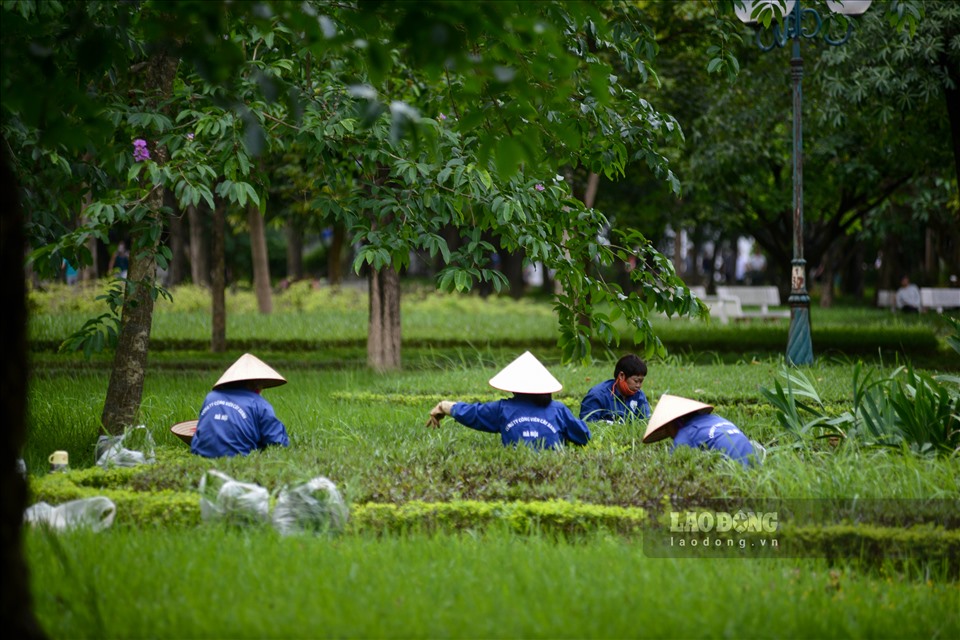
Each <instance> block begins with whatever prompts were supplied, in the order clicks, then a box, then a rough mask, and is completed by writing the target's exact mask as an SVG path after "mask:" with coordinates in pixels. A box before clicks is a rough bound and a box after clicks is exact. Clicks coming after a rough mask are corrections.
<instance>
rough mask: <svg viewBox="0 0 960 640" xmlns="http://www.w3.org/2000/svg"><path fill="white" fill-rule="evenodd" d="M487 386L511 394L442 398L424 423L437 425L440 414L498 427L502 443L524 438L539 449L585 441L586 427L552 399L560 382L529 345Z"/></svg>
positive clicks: (492, 428) (489, 428) (479, 426)
mask: <svg viewBox="0 0 960 640" xmlns="http://www.w3.org/2000/svg"><path fill="white" fill-rule="evenodd" d="M490 386H492V387H493V388H494V389H499V390H501V391H508V392H510V393H512V394H513V397H511V398H505V399H502V400H495V401H493V402H474V403H470V402H455V401H451V400H442V401H440V402H439V403H437V406H435V407H434V408H433V409H432V410H431V411H430V419H429V420H428V421H427V426H428V427H439V426H440V421H441V420H442V419H443V417H444V416H452V417H453V419H454V420H456V421H457V422H459V423H460V424H462V425H464V426H466V427H470V428H471V429H476V430H477V431H485V432H488V433H499V434H500V440H501V441H502V442H503V444H504V446H506V445H517V444H520V443H523V444H524V445H528V446H531V447H534V448H538V449H556V448H560V447H563V446H564V445H566V444H567V443H571V444H576V445H585V444H587V443H588V442H589V441H590V429H589V428H588V427H587V425H586V423H584V422H583V421H582V420H580V419H579V418H577V417H576V416H575V415H573V412H572V411H570V409H569V408H568V407H567V406H566V405H565V404H563V403H562V402H558V401H556V400H554V399H553V395H552V394H554V393H556V392H558V391H560V390H561V389H562V388H563V385H561V384H560V382H558V381H557V379H556V378H554V377H553V375H551V374H550V372H549V371H547V369H546V367H544V366H543V364H541V362H540V361H539V360H537V358H536V357H535V356H534V355H533V354H532V353H530V352H529V351H527V352H525V353H524V354H523V355H521V356H520V357H518V358H517V359H516V360H514V361H513V362H511V363H510V364H509V365H507V366H506V367H504V368H503V370H502V371H500V373H498V374H497V375H495V376H494V377H493V378H491V379H490Z"/></svg>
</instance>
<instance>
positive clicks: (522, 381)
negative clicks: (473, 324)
mask: <svg viewBox="0 0 960 640" xmlns="http://www.w3.org/2000/svg"><path fill="white" fill-rule="evenodd" d="M490 386H491V387H493V388H494V389H500V390H501V391H511V392H513V393H556V392H557V391H560V389H563V385H562V384H560V382H559V381H557V379H556V378H554V377H553V376H552V375H551V374H550V372H549V371H547V368H546V367H544V366H543V365H542V364H540V361H539V360H537V359H536V357H534V355H533V354H532V353H530V352H529V351H526V352H524V354H523V355H522V356H520V357H519V358H517V359H516V360H514V361H513V362H511V363H510V364H508V365H507V366H505V367H504V368H503V370H502V371H500V373H498V374H497V375H495V376H493V377H492V378H490Z"/></svg>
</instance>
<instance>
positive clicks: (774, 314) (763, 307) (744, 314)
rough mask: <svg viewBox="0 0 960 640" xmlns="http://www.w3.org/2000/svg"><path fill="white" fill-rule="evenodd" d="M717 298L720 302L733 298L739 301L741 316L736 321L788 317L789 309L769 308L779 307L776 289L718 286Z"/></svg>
mask: <svg viewBox="0 0 960 640" xmlns="http://www.w3.org/2000/svg"><path fill="white" fill-rule="evenodd" d="M717 297H718V298H720V299H721V300H727V299H730V298H735V299H736V300H738V301H739V303H740V307H741V315H740V316H738V317H737V319H743V320H749V319H753V318H757V319H763V320H773V319H777V318H789V317H790V310H789V309H771V308H770V307H779V306H780V291H779V290H778V289H777V288H776V287H769V286H766V287H748V286H720V287H717ZM743 307H759V310H758V311H756V310H750V309H747V310H743ZM731 317H733V316H731Z"/></svg>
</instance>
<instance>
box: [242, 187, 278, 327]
mask: <svg viewBox="0 0 960 640" xmlns="http://www.w3.org/2000/svg"><path fill="white" fill-rule="evenodd" d="M247 226H248V227H250V253H251V254H252V258H253V290H254V291H255V292H256V294H257V306H258V307H259V309H260V313H262V314H270V313H271V312H273V296H272V294H271V293H270V263H269V261H268V260H267V233H266V230H265V228H264V224H263V215H262V214H261V213H260V209H259V208H258V207H257V206H256V205H255V204H253V203H252V202H251V203H250V204H248V205H247Z"/></svg>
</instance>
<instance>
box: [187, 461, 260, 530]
mask: <svg viewBox="0 0 960 640" xmlns="http://www.w3.org/2000/svg"><path fill="white" fill-rule="evenodd" d="M200 517H201V518H202V519H203V520H227V521H229V522H234V523H246V522H267V521H269V520H270V494H269V493H268V492H267V490H266V489H264V488H263V487H261V486H260V485H258V484H251V483H248V482H237V481H236V480H234V479H233V478H231V477H230V476H228V475H227V474H225V473H223V472H221V471H216V470H214V469H211V470H209V471H207V472H206V473H205V474H203V477H202V478H201V479H200Z"/></svg>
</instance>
